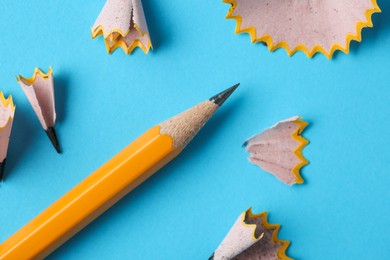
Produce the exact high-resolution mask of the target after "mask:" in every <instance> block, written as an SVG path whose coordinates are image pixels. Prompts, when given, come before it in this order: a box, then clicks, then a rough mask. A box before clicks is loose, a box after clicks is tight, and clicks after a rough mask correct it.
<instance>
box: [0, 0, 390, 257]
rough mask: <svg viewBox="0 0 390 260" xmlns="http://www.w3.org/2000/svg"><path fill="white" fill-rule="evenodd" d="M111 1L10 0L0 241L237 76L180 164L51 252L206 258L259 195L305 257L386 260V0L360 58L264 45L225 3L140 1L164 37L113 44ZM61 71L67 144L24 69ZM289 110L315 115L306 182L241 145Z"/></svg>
mask: <svg viewBox="0 0 390 260" xmlns="http://www.w3.org/2000/svg"><path fill="white" fill-rule="evenodd" d="M104 2H105V1H104V0H98V1H92V0H89V1H58V0H55V1H44V0H36V1H11V0H6V1H5V0H3V1H1V3H0V31H1V37H0V46H1V48H0V60H1V73H0V76H1V77H0V87H1V90H3V91H4V92H5V93H6V94H7V95H8V94H12V95H13V97H14V100H15V102H16V105H17V111H16V116H15V122H14V126H13V132H12V136H11V142H10V147H9V153H8V162H7V163H8V165H7V168H6V170H7V176H6V180H5V182H4V183H2V184H1V187H0V223H2V224H1V226H0V241H4V240H5V239H6V238H7V237H9V236H10V235H11V234H13V233H14V232H15V231H17V230H18V229H19V228H21V227H22V226H23V225H25V224H26V223H27V222H28V221H29V220H31V219H32V218H34V217H35V216H36V215H37V214H38V213H39V212H41V211H42V210H44V209H45V208H46V207H48V206H49V205H50V204H51V203H53V202H54V201H55V200H57V199H58V198H59V197H60V196H61V195H63V194H64V193H66V192H67V191H68V190H69V189H71V188H72V187H73V186H74V185H76V184H77V183H78V182H80V181H81V180H82V179H84V178H85V177H86V176H88V175H89V174H90V173H91V172H93V171H94V170H95V169H97V168H98V167H99V166H100V165H101V164H103V163H104V162H105V161H106V160H107V159H109V158H110V157H112V156H113V155H115V154H116V153H117V152H118V151H120V150H121V149H122V148H124V147H125V146H126V145H127V144H128V143H130V142H131V141H132V140H134V139H135V138H136V137H137V136H139V135H140V134H141V133H143V132H144V131H145V130H147V129H148V128H149V127H151V126H153V125H155V124H157V123H159V122H161V121H163V120H164V119H166V118H169V117H170V116H172V115H174V114H176V113H178V112H180V111H182V110H184V109H187V108H188V107H190V106H192V105H194V104H196V103H198V102H200V101H202V100H204V99H205V98H208V97H209V96H211V95H213V94H215V93H217V92H218V91H221V90H223V89H224V88H227V87H229V86H231V85H233V84H235V83H236V82H241V86H240V88H239V89H238V90H237V92H236V93H235V94H234V96H232V97H231V99H230V100H229V102H227V103H226V105H224V107H223V109H221V111H219V112H218V114H217V115H215V117H214V118H213V119H212V120H211V121H210V122H209V124H207V125H206V127H205V128H204V130H203V131H202V132H201V133H200V134H199V135H198V136H197V138H196V139H195V140H194V141H193V142H192V143H191V144H190V145H189V146H188V148H187V149H186V150H185V151H184V152H183V153H182V154H181V155H180V156H179V157H178V158H177V159H176V160H175V161H174V162H172V163H170V164H169V165H168V166H166V167H165V168H164V169H163V170H161V171H160V172H159V173H158V174H156V175H154V176H153V177H152V178H151V179H149V180H148V181H147V182H146V183H144V184H143V185H142V186H141V187H139V188H137V189H136V190H135V191H134V192H132V193H131V194H130V195H128V196H126V197H125V198H124V199H123V200H121V201H120V202H119V203H118V204H116V205H115V206H114V207H113V208H112V209H110V210H109V211H108V212H106V213H104V215H102V216H101V217H100V218H98V219H97V220H96V221H95V222H93V223H92V224H91V225H89V226H88V227H86V228H85V229H84V230H83V231H81V232H80V233H79V234H77V235H76V236H75V237H73V238H72V239H71V240H70V241H69V242H67V243H66V244H65V245H63V246H62V247H61V248H59V249H58V250H57V251H56V252H54V253H53V254H52V255H51V257H49V259H207V257H208V256H209V255H210V254H211V253H212V252H213V250H214V249H215V248H216V247H217V246H218V244H219V243H220V242H221V240H222V239H223V237H224V236H225V234H226V233H227V231H228V230H229V228H230V226H231V225H232V224H233V222H234V220H235V219H236V218H237V216H238V215H239V214H240V213H241V212H242V211H244V210H246V209H247V208H248V207H249V206H253V211H254V212H261V211H269V212H270V216H269V220H270V222H273V223H281V224H282V226H283V227H282V230H281V232H280V237H281V238H282V239H286V240H290V241H291V242H292V244H291V246H290V247H289V250H288V255H290V256H291V257H293V258H296V259H389V258H390V249H389V245H388V243H389V233H390V228H389V215H390V203H389V199H390V192H389V184H390V174H389V173H390V160H389V146H390V135H389V128H390V120H389V118H390V108H389V100H390V84H389V66H390V52H389V46H390V19H389V17H390V2H389V1H385V0H381V1H379V5H380V6H381V8H382V10H383V13H382V14H375V15H374V17H373V20H374V25H375V28H373V29H365V30H364V31H363V32H364V33H363V42H362V43H356V42H353V43H352V46H351V54H350V55H345V54H343V53H336V54H335V57H334V59H332V60H331V61H329V60H327V59H326V58H325V57H324V56H323V55H316V56H315V57H314V59H308V58H307V57H306V56H305V55H304V54H303V53H298V54H296V55H295V56H293V57H288V56H287V54H286V53H285V51H284V50H278V51H276V52H275V53H269V52H268V50H267V49H266V48H265V47H263V46H262V45H260V44H257V45H252V44H251V43H250V40H249V36H248V35H235V34H234V33H233V32H234V28H235V22H234V21H232V20H225V18H224V17H225V14H226V13H227V11H228V9H229V6H228V5H226V4H222V3H221V2H220V1H206V0H202V1H192V2H189V1H175V2H172V1H170V2H169V1H168V2H167V1H158V0H144V1H143V2H144V9H145V14H146V19H147V22H148V25H149V29H150V33H151V35H152V41H153V45H154V47H155V49H154V50H153V51H151V52H150V53H149V55H144V53H143V52H142V51H141V50H140V49H138V50H136V51H135V52H134V53H133V54H132V55H130V56H127V55H125V54H124V53H123V51H122V50H120V49H119V50H117V51H116V52H115V53H114V54H112V55H111V56H110V55H108V54H107V53H106V50H105V46H104V43H103V41H102V39H101V38H99V39H95V40H92V39H91V36H90V27H91V26H92V25H93V23H94V21H95V19H96V17H97V15H98V14H99V12H100V10H101V8H102V6H103V5H104ZM36 66H39V67H41V68H42V69H43V70H45V71H47V68H48V67H49V66H52V67H53V70H54V75H55V84H56V86H55V87H56V99H57V113H58V122H57V131H58V135H59V139H60V143H61V146H62V148H63V151H64V153H63V154H62V155H57V154H56V152H55V150H54V148H53V147H52V146H51V144H50V143H49V140H48V138H47V137H46V135H45V133H44V132H43V130H42V128H41V126H40V124H39V121H38V119H37V118H36V116H35V115H34V113H33V110H32V108H31V107H30V105H29V104H28V101H27V99H26V98H25V96H24V94H23V92H22V90H21V88H20V87H19V86H18V84H17V82H16V80H15V76H17V75H18V74H22V75H25V76H30V75H32V73H33V69H34V67H36ZM293 115H302V116H303V117H304V119H306V120H307V121H309V122H310V126H309V127H308V128H307V130H306V131H305V134H304V136H305V137H307V139H309V140H310V142H311V143H310V145H308V146H307V147H306V148H305V149H304V155H305V156H306V157H307V158H308V159H309V160H310V164H309V165H308V166H307V167H305V168H304V169H303V171H302V174H303V177H304V178H305V180H306V183H305V184H304V185H299V186H294V187H288V186H286V185H284V184H283V183H281V182H279V181H277V180H276V179H275V178H274V177H273V176H271V175H270V174H267V173H265V172H263V171H262V170H260V169H259V168H257V167H256V166H254V165H252V164H250V163H248V162H247V157H248V154H247V153H246V152H245V151H244V149H243V148H241V145H242V143H243V142H244V141H245V140H246V139H247V138H248V137H250V136H252V135H253V134H255V133H257V132H260V131H261V130H263V129H264V128H266V127H268V126H271V125H273V124H274V123H276V122H277V121H279V120H282V119H285V118H288V117H290V116H293Z"/></svg>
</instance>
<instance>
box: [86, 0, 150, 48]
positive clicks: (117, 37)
mask: <svg viewBox="0 0 390 260" xmlns="http://www.w3.org/2000/svg"><path fill="white" fill-rule="evenodd" d="M98 36H103V38H104V42H105V44H106V48H107V52H108V53H109V54H111V53H112V52H113V51H114V50H115V49H117V48H119V47H120V48H122V49H123V50H124V51H125V53H126V54H130V53H131V52H132V51H133V50H134V49H135V48H136V47H139V48H141V49H142V50H143V52H144V53H145V54H147V53H148V52H149V49H150V48H153V47H152V43H151V41H150V36H149V31H148V26H147V24H146V19H145V14H144V10H143V7H142V2H141V0H107V2H106V4H105V5H104V7H103V9H102V11H101V13H100V14H99V16H98V18H97V20H96V22H95V24H94V25H93V27H92V38H96V37H98Z"/></svg>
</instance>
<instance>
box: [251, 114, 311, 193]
mask: <svg viewBox="0 0 390 260" xmlns="http://www.w3.org/2000/svg"><path fill="white" fill-rule="evenodd" d="M306 126H307V123H306V122H303V121H301V117H299V116H294V117H291V118H289V119H286V120H283V121H280V122H279V123H277V124H276V125H274V126H273V127H271V128H268V129H266V130H265V131H263V132H262V133H260V134H257V135H255V136H253V137H251V138H250V139H248V140H247V141H246V142H245V143H244V146H246V151H248V152H249V153H250V156H249V161H250V162H252V163H253V164H256V165H257V166H259V167H260V168H262V169H263V170H265V171H267V172H269V173H271V174H273V175H274V176H275V177H276V178H278V179H279V180H280V181H282V182H284V183H286V184H288V185H293V184H296V183H303V182H304V180H303V179H302V177H301V175H300V169H301V168H302V167H303V166H304V165H306V164H308V161H307V160H306V159H305V158H304V157H303V155H302V149H303V148H304V147H305V146H306V145H307V144H308V141H307V140H306V139H305V138H303V137H302V132H303V130H304V129H305V127H306Z"/></svg>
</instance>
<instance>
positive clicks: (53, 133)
mask: <svg viewBox="0 0 390 260" xmlns="http://www.w3.org/2000/svg"><path fill="white" fill-rule="evenodd" d="M45 132H46V134H47V136H48V137H49V139H50V141H51V143H52V144H53V146H54V148H55V149H56V151H57V153H61V149H60V144H59V142H58V138H57V133H56V129H55V128H54V126H51V127H48V128H47V130H45Z"/></svg>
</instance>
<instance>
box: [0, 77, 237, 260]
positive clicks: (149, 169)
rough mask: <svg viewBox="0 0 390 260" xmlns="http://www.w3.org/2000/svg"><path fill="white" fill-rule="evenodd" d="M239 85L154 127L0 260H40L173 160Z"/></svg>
mask: <svg viewBox="0 0 390 260" xmlns="http://www.w3.org/2000/svg"><path fill="white" fill-rule="evenodd" d="M238 85H239V84H237V85H235V86H233V87H231V88H229V89H227V90H225V91H223V92H221V93H220V94H218V95H215V96H213V97H212V98H210V99H209V100H206V101H204V102H202V103H199V104H198V105H196V106H194V107H192V108H190V109H189V110H187V111H184V112H182V113H181V114H178V115H176V116H174V117H172V118H170V119H168V120H167V121H164V122H162V123H161V124H159V125H157V126H155V127H152V128H151V129H149V130H148V131H146V132H145V133H144V134H143V135H141V136H140V137H139V138H138V139H136V140H135V141H134V142H133V143H131V144H130V145H129V146H127V147H126V148H125V149H124V150H122V151H121V152H119V153H118V154H117V155H116V156H114V157H113V158H112V159H111V160H109V161H108V162H107V163H105V164H104V165H103V166H102V167H100V168H99V169H98V170H97V171H95V172H94V173H92V174H91V175H90V176H88V177H87V178H86V179H85V180H83V181H82V182H81V183H79V184H78V185H77V186H75V187H74V188H73V189H72V190H70V191H69V192H68V193H66V194H65V195H64V196H63V197H62V198H60V199H59V200H57V201H56V202H55V203H54V204H52V205H51V206H50V207H48V208H47V209H46V210H44V211H43V212H42V213H41V214H39V215H38V216H37V217H36V218H35V219H33V220H32V221H30V222H29V223H28V224H27V225H25V226H24V227H23V228H21V229H20V230H19V231H17V232H16V233H15V234H13V235H12V236H11V237H10V238H8V239H7V240H6V241H5V242H4V243H2V244H1V245H0V259H3V260H4V259H41V258H44V257H46V256H47V255H48V254H50V253H51V252H52V251H53V250H55V249H56V248H57V247H59V246H60V245H62V244H63V243H64V242H65V241H67V240H68V239H69V238H70V237H72V236H73V235H74V234H75V233H77V232H78V231H80V230H81V229H82V228H84V227H85V226H86V225H88V224H89V223H90V222H91V221H93V220H94V219H95V218H97V217H98V216H99V215H100V214H102V213H103V212H104V211H106V210H107V209H108V208H110V207H111V206H112V205H113V204H115V203H116V202H117V201H118V200H120V199H121V198H122V197H123V196H125V195H126V194H127V193H129V192H130V191H131V190H133V189H134V188H135V187H137V186H138V185H139V184H141V183H142V182H143V181H145V180H146V179H147V178H149V177H150V176H151V175H152V174H153V173H155V172H156V171H157V170H159V169H160V168H161V167H163V166H164V165H165V164H167V163H168V162H169V161H171V160H172V159H173V158H174V157H176V156H177V155H178V154H179V153H180V152H181V151H182V149H183V148H184V147H185V146H186V145H187V144H188V143H189V142H190V141H191V139H192V138H193V137H194V136H195V135H196V134H197V133H198V131H199V130H200V129H201V128H202V127H203V125H204V124H205V123H206V122H207V121H208V120H209V118H210V117H211V116H212V115H213V114H214V112H215V111H216V110H217V109H218V108H219V107H220V106H221V105H222V104H223V102H224V101H225V100H226V99H227V98H228V97H229V96H230V95H231V93H233V91H234V90H235V89H236V88H237V87H238Z"/></svg>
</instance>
